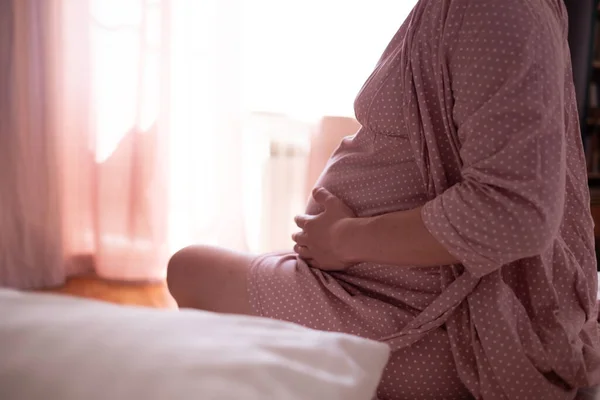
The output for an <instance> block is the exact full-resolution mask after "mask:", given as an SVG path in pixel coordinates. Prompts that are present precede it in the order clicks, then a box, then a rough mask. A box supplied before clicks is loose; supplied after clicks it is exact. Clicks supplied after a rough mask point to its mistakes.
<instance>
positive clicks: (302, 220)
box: [294, 215, 312, 230]
mask: <svg viewBox="0 0 600 400" xmlns="http://www.w3.org/2000/svg"><path fill="white" fill-rule="evenodd" d="M311 219H312V217H311V216H310V215H296V217H294V222H295V223H296V226H298V228H300V229H302V230H304V227H305V226H306V223H307V222H308V221H310V220H311Z"/></svg>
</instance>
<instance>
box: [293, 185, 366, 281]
mask: <svg viewBox="0 0 600 400" xmlns="http://www.w3.org/2000/svg"><path fill="white" fill-rule="evenodd" d="M312 196H313V199H314V200H315V201H316V202H317V203H318V204H319V205H321V207H322V209H324V210H325V211H323V212H322V213H320V214H318V215H299V216H297V217H296V218H294V221H295V222H296V225H298V227H299V228H300V229H302V231H301V232H297V233H294V234H293V235H292V239H293V240H294V242H296V245H295V246H294V251H295V252H296V253H298V255H299V256H300V257H301V258H302V259H304V260H305V261H306V262H307V263H308V265H310V266H311V267H314V268H318V269H321V270H326V271H339V270H343V269H346V268H348V267H349V266H350V265H352V263H350V262H349V261H348V260H347V259H346V257H345V255H344V254H343V253H344V250H343V248H344V246H342V243H343V242H342V239H341V229H342V225H343V222H344V221H345V220H347V219H349V218H356V215H355V214H354V212H353V211H352V210H351V209H350V208H349V207H348V206H347V205H345V204H344V203H343V202H342V201H341V200H340V199H338V198H337V197H335V196H334V195H332V194H331V193H330V192H329V191H327V190H326V189H323V188H318V189H315V190H313V193H312Z"/></svg>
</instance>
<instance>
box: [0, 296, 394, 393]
mask: <svg viewBox="0 0 600 400" xmlns="http://www.w3.org/2000/svg"><path fill="white" fill-rule="evenodd" d="M388 355H389V349H388V348H387V346H385V345H383V344H380V343H376V342H372V341H367V340H364V339H360V338H358V337H354V336H349V335H343V334H337V333H324V332H318V331H313V330H309V329H305V328H302V327H300V326H297V325H293V324H288V323H283V322H278V321H272V320H267V319H262V318H252V317H242V316H223V315H218V314H213V313H207V312H199V311H182V312H177V311H160V310H152V309H145V308H136V307H123V306H116V305H111V304H107V303H100V302H95V301H88V300H81V299H73V298H68V297H63V296H57V295H39V294H36V295H34V294H23V293H19V292H14V291H8V290H0V399H2V400H17V399H19V400H23V399H27V400H38V399H39V400H42V399H43V400H107V399H110V400H138V399H144V400H178V399H181V400H183V399H186V400H188V399H203V400H211V399H215V400H216V399H219V400H227V399H236V400H253V399H257V400H258V399H261V400H262V399H276V400H287V399H289V400H304V399H306V400H309V399H310V400H316V399H331V400H335V399H339V400H369V399H371V398H372V396H373V394H374V392H375V390H376V387H377V384H378V381H379V379H380V377H381V373H382V370H383V368H384V366H385V363H386V362H387V358H388Z"/></svg>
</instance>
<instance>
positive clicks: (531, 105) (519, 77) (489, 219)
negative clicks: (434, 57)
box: [422, 0, 570, 276]
mask: <svg viewBox="0 0 600 400" xmlns="http://www.w3.org/2000/svg"><path fill="white" fill-rule="evenodd" d="M476 3H478V4H477V6H474V7H471V9H467V10H466V12H465V15H464V18H463V20H462V21H461V27H460V31H459V34H458V35H457V36H456V40H455V42H454V43H452V44H451V46H452V47H451V48H452V50H451V51H450V55H449V57H448V59H447V62H448V68H449V76H450V79H451V83H450V87H451V89H452V95H453V101H454V105H453V108H452V114H453V115H452V117H453V120H454V124H455V126H456V128H457V132H458V136H459V141H460V157H461V161H462V169H461V175H462V181H461V182H460V183H458V184H456V185H454V186H453V187H451V188H450V189H448V190H447V191H445V192H444V193H443V194H441V195H440V196H438V197H437V198H435V199H433V200H432V201H430V202H429V203H427V204H426V205H425V206H424V208H423V210H422V217H423V221H424V223H425V225H426V227H427V229H428V230H429V231H430V232H431V234H432V235H433V236H434V237H435V238H436V239H437V240H438V241H439V242H440V243H441V244H442V245H443V246H444V247H446V249H447V250H448V251H449V252H450V253H451V254H452V255H454V256H455V257H457V258H458V259H459V260H460V261H461V263H462V264H463V265H464V266H465V268H466V269H467V270H468V271H469V272H470V273H472V274H473V275H475V276H484V275H486V274H489V273H490V272H493V271H494V270H496V269H498V268H500V267H501V266H503V265H505V264H508V263H510V262H513V261H515V260H519V259H523V258H527V257H532V256H536V255H539V254H541V253H542V252H543V250H544V249H545V248H547V247H548V246H549V245H550V244H551V243H552V241H553V240H554V239H555V238H556V235H557V233H558V230H559V227H560V224H561V221H562V213H563V208H564V200H565V199H564V197H565V174H566V172H565V171H566V159H565V142H566V140H565V131H566V128H565V98H564V97H565V77H566V76H567V75H566V72H567V70H566V69H567V68H569V65H570V64H569V63H568V61H567V60H568V54H565V53H566V52H568V47H567V46H566V44H565V40H566V38H565V36H564V33H563V31H562V30H561V29H560V26H559V25H560V24H559V22H560V21H559V20H558V18H556V15H554V18H550V16H549V15H545V16H544V15H539V14H538V15H534V12H533V11H532V10H528V9H526V7H525V6H523V5H521V7H517V5H514V6H513V7H512V8H511V6H510V4H511V3H515V4H516V3H517V2H515V1H510V0H509V1H507V2H506V3H504V2H498V1H496V0H484V1H481V2H476ZM520 3H521V4H522V3H523V2H520ZM486 4H489V7H488V6H486ZM486 7H487V9H486ZM567 89H568V87H567Z"/></svg>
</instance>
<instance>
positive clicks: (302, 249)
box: [294, 244, 311, 259]
mask: <svg viewBox="0 0 600 400" xmlns="http://www.w3.org/2000/svg"><path fill="white" fill-rule="evenodd" d="M294 252H295V253H296V254H298V255H299V256H300V257H302V258H305V259H309V258H311V255H310V251H309V250H308V247H306V246H301V245H299V244H297V245H294Z"/></svg>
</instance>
